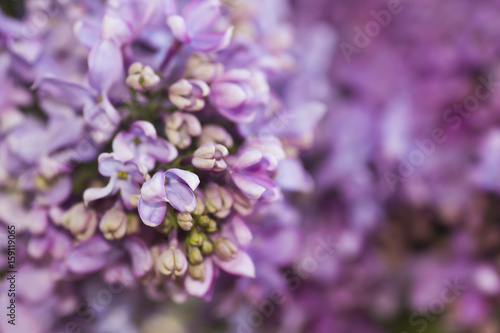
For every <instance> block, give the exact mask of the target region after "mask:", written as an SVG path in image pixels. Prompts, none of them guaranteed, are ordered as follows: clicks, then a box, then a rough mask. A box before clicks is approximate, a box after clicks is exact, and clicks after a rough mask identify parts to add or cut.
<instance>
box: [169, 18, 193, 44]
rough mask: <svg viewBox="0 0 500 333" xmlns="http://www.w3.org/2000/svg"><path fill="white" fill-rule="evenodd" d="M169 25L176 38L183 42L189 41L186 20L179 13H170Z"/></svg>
mask: <svg viewBox="0 0 500 333" xmlns="http://www.w3.org/2000/svg"><path fill="white" fill-rule="evenodd" d="M167 25H168V27H169V28H170V30H172V34H173V35H174V37H175V38H177V39H178V40H179V41H181V42H183V43H189V42H190V40H191V39H190V38H189V34H188V31H187V29H186V22H184V19H183V18H182V17H181V16H179V15H170V16H168V17H167Z"/></svg>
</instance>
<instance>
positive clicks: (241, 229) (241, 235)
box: [231, 216, 252, 247]
mask: <svg viewBox="0 0 500 333" xmlns="http://www.w3.org/2000/svg"><path fill="white" fill-rule="evenodd" d="M231 224H232V225H233V230H234V235H235V236H236V239H237V240H238V242H239V243H240V245H241V246H244V247H246V246H248V245H249V244H250V242H251V241H252V232H251V231H250V229H249V228H248V226H247V225H246V223H245V222H244V221H243V220H242V219H241V218H240V217H239V216H235V217H234V218H233V219H232V220H231Z"/></svg>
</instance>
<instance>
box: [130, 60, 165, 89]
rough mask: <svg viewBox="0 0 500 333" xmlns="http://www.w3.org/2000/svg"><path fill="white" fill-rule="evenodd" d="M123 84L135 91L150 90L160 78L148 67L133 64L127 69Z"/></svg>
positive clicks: (156, 84) (137, 63)
mask: <svg viewBox="0 0 500 333" xmlns="http://www.w3.org/2000/svg"><path fill="white" fill-rule="evenodd" d="M125 83H126V84H127V85H128V86H129V87H131V88H132V89H135V90H137V91H145V90H152V89H154V88H156V87H157V86H158V84H159V83H160V77H159V76H158V75H156V73H155V71H154V70H153V69H152V68H151V67H150V66H143V65H142V64H141V63H139V62H135V63H133V64H132V65H131V66H130V67H129V69H128V76H127V79H126V80H125Z"/></svg>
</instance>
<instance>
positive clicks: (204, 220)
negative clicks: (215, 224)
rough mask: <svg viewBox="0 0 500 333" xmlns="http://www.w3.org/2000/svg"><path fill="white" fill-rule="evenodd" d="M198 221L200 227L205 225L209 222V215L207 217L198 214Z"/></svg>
mask: <svg viewBox="0 0 500 333" xmlns="http://www.w3.org/2000/svg"><path fill="white" fill-rule="evenodd" d="M198 223H199V224H200V225H201V226H202V227H206V226H208V224H209V223H210V217H208V216H207V215H203V216H200V218H199V219H198Z"/></svg>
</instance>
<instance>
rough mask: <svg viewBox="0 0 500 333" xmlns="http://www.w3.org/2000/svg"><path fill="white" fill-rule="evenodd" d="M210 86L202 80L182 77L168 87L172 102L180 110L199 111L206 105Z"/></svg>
mask: <svg viewBox="0 0 500 333" xmlns="http://www.w3.org/2000/svg"><path fill="white" fill-rule="evenodd" d="M208 94H210V87H209V86H208V85H207V84H206V83H205V82H203V81H202V80H186V79H180V80H179V81H177V82H175V83H174V84H172V85H171V86H170V88H169V89H168V97H169V99H170V102H172V104H174V105H175V106H176V107H178V108H179V109H180V110H186V111H199V110H201V109H203V108H204V107H205V97H206V96H208Z"/></svg>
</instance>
